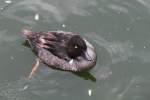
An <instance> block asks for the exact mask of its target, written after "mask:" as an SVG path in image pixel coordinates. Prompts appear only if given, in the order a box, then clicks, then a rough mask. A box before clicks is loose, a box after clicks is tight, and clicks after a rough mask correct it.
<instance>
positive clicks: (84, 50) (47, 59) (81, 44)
mask: <svg viewBox="0 0 150 100" xmlns="http://www.w3.org/2000/svg"><path fill="white" fill-rule="evenodd" d="M22 35H23V37H24V38H25V40H27V41H28V43H29V44H30V47H31V49H32V50H33V51H35V52H36V54H37V56H38V57H37V59H36V63H35V64H34V66H33V69H32V71H31V72H30V74H29V79H30V78H31V77H32V76H33V74H34V73H35V71H36V70H37V68H38V66H39V64H40V62H43V63H45V64H46V65H48V66H49V67H51V68H54V69H60V70H64V71H70V72H81V71H85V70H89V69H91V68H92V67H94V66H95V64H96V59H97V57H96V52H95V49H94V47H93V46H92V45H91V44H90V43H89V42H88V41H87V40H86V39H84V38H82V36H81V35H79V33H76V32H66V31H48V32H32V31H31V29H29V28H24V29H23V30H22Z"/></svg>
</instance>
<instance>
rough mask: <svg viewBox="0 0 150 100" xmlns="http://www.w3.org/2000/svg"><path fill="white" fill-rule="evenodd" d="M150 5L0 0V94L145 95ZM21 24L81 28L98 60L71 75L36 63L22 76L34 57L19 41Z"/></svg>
mask: <svg viewBox="0 0 150 100" xmlns="http://www.w3.org/2000/svg"><path fill="white" fill-rule="evenodd" d="M149 8H150V2H149V0H32V1H31V0H12V3H10V4H8V3H5V1H0V21H1V23H0V46H1V49H0V56H1V58H0V81H1V83H0V99H1V100H41V99H44V100H49V98H51V99H53V100H59V99H62V100H70V99H72V100H81V99H82V100H98V99H99V98H101V99H102V100H149V98H150V97H149V93H150V91H149V90H150V89H149V84H150V81H149V80H150V74H149V69H150V68H149V61H150V60H149V58H150V52H149V50H150V45H149V44H150V41H149V37H150V34H149V32H150V28H149V26H150V21H149V18H150V13H149ZM37 14H38V17H36V18H35V15H37ZM36 19H38V20H36ZM62 25H65V26H63V27H62ZM24 26H31V27H32V28H33V30H35V31H41V30H44V31H51V30H64V31H75V32H79V33H81V35H83V36H85V38H87V40H88V41H90V42H91V43H92V44H93V45H94V46H95V47H96V51H97V55H98V60H97V65H96V66H95V67H94V68H92V69H91V70H90V71H89V72H85V73H75V74H74V73H69V72H64V71H58V70H53V69H51V68H48V67H46V66H45V65H43V64H41V65H40V68H39V70H38V72H37V73H36V75H35V76H34V77H33V79H32V80H30V81H29V80H25V78H24V77H25V75H27V74H28V73H29V71H30V70H31V65H32V64H33V61H34V59H35V58H36V56H35V55H34V54H33V52H32V51H31V50H29V48H24V47H23V46H21V43H22V42H23V39H22V38H21V35H20V34H19V33H20V30H21V29H22V28H23V27H24ZM89 91H91V94H90V95H91V96H89V94H88V92H89ZM72 97H74V98H72Z"/></svg>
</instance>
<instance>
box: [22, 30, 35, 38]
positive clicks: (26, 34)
mask: <svg viewBox="0 0 150 100" xmlns="http://www.w3.org/2000/svg"><path fill="white" fill-rule="evenodd" d="M21 34H22V36H23V37H24V38H25V39H29V38H30V37H31V36H32V34H33V32H32V31H31V27H24V28H23V29H22V31H21Z"/></svg>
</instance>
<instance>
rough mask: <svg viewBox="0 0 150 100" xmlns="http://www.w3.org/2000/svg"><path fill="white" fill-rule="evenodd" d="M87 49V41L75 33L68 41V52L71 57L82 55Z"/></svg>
mask: <svg viewBox="0 0 150 100" xmlns="http://www.w3.org/2000/svg"><path fill="white" fill-rule="evenodd" d="M86 49H87V46H86V43H85V41H84V40H83V39H82V37H81V36H79V35H74V36H72V37H71V38H70V40H69V41H68V43H67V54H68V56H69V57H71V58H76V57H78V56H80V55H82V54H83V53H84V52H85V51H86Z"/></svg>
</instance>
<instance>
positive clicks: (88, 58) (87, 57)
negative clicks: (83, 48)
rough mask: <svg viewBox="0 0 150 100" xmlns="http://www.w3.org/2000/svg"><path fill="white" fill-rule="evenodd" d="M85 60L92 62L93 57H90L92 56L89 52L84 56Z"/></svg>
mask: <svg viewBox="0 0 150 100" xmlns="http://www.w3.org/2000/svg"><path fill="white" fill-rule="evenodd" d="M83 57H84V59H86V60H87V61H92V60H93V59H92V57H91V56H90V54H89V53H88V52H85V53H84V55H83Z"/></svg>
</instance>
